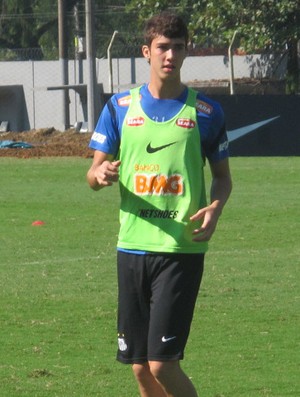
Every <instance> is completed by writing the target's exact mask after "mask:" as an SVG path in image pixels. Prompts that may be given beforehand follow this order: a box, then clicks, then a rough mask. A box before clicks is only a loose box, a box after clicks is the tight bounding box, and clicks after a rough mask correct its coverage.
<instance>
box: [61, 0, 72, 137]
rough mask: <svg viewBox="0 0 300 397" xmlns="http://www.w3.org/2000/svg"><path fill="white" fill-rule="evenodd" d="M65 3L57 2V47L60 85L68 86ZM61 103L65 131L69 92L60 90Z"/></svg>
mask: <svg viewBox="0 0 300 397" xmlns="http://www.w3.org/2000/svg"><path fill="white" fill-rule="evenodd" d="M66 1H67V0H58V46H59V62H60V68H61V78H62V81H61V83H62V85H63V86H65V85H68V84H69V66H68V29H67V24H66ZM62 101H63V124H64V128H65V130H67V129H68V128H70V109H69V103H70V100H69V90H68V89H63V90H62Z"/></svg>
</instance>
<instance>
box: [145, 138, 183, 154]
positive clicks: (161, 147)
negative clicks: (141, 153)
mask: <svg viewBox="0 0 300 397" xmlns="http://www.w3.org/2000/svg"><path fill="white" fill-rule="evenodd" d="M175 143H177V141H176V142H172V143H167V144H166V145H162V146H157V147H152V146H151V143H148V145H147V147H146V151H147V152H148V153H155V152H158V151H159V150H162V149H165V148H166V147H169V146H171V145H174V144H175Z"/></svg>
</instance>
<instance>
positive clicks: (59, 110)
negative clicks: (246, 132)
mask: <svg viewBox="0 0 300 397" xmlns="http://www.w3.org/2000/svg"><path fill="white" fill-rule="evenodd" d="M272 62H273V59H272V56H271V57H268V58H265V57H262V56H259V55H253V56H251V57H250V56H234V70H235V77H236V78H243V77H266V76H268V73H269V72H270V65H271V64H272ZM276 73H277V75H278V77H282V76H283V75H284V73H285V65H284V64H282V65H281V67H280V68H278V70H277V72H276ZM96 75H97V80H98V83H100V84H102V85H103V89H104V92H110V87H109V73H108V62H107V60H106V59H97V60H96ZM80 76H82V77H80ZM148 77H149V65H148V64H147V62H146V60H145V59H144V58H132V59H131V58H128V59H113V84H114V92H118V91H123V90H125V89H128V88H130V87H132V86H136V85H140V84H143V83H144V82H146V81H148ZM223 79H225V80H226V79H227V80H228V79H229V67H228V59H227V58H226V57H223V56H209V57H188V58H187V59H186V60H185V62H184V65H183V67H182V80H183V81H184V82H186V83H192V82H194V81H195V80H201V81H203V80H223ZM61 81H62V77H61V65H60V62H59V61H26V62H0V87H1V86H6V88H5V92H6V94H5V95H4V91H3V89H2V91H1V90H0V122H1V121H4V120H5V121H9V124H10V126H11V129H13V130H18V131H21V130H27V129H37V128H46V127H55V128H56V129H63V128H64V120H63V94H62V91H61V90H48V88H49V87H55V86H59V85H60V84H61ZM86 82H87V64H86V62H85V61H83V64H82V68H81V67H80V65H79V63H78V61H74V60H72V61H69V84H73V85H77V84H79V83H86ZM13 86H22V87H23V96H24V101H25V103H24V104H23V105H21V104H20V103H19V102H18V103H17V102H9V101H7V95H8V94H7V93H8V92H10V90H11V92H10V94H9V95H13V92H15V91H14V90H15V88H13ZM9 87H11V88H9ZM7 90H8V91H7ZM228 91H229V88H228ZM1 92H2V94H1ZM69 98H70V122H71V125H74V124H75V123H76V122H77V121H86V116H85V114H84V105H85V104H84V103H82V101H81V99H82V98H83V97H80V95H79V93H77V92H76V91H75V90H73V89H70V90H69ZM16 103H17V105H16ZM7 106H8V107H9V109H10V110H9V111H8V112H6V110H4V109H7ZM20 106H23V109H24V108H25V109H26V111H25V112H24V111H21V112H20V111H19V110H20V109H19V107H20ZM1 109H2V111H1ZM99 112H100V109H99ZM22 115H23V116H22ZM16 117H17V118H18V122H17V123H16ZM22 117H23V119H22Z"/></svg>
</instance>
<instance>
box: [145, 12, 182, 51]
mask: <svg viewBox="0 0 300 397" xmlns="http://www.w3.org/2000/svg"><path fill="white" fill-rule="evenodd" d="M157 36H165V37H168V38H169V39H175V38H176V39H177V38H182V37H183V38H184V40H185V44H186V45H187V43H188V38H189V34H188V29H187V26H186V23H185V22H184V20H183V19H182V18H181V17H180V16H179V15H177V14H172V13H169V12H162V13H161V14H158V15H155V16H153V17H152V18H150V19H149V20H148V21H147V22H146V24H145V28H144V40H145V44H147V45H148V46H150V45H151V43H152V40H153V39H154V38H155V37H157Z"/></svg>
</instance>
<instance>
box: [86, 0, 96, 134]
mask: <svg viewBox="0 0 300 397" xmlns="http://www.w3.org/2000/svg"><path fill="white" fill-rule="evenodd" d="M85 18H86V19H85V24H86V57H87V66H88V82H87V106H88V108H87V114H88V131H89V132H93V131H94V128H95V113H96V109H95V108H96V106H95V103H96V102H95V95H96V62H95V39H94V36H95V35H94V33H95V26H94V0H85Z"/></svg>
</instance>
